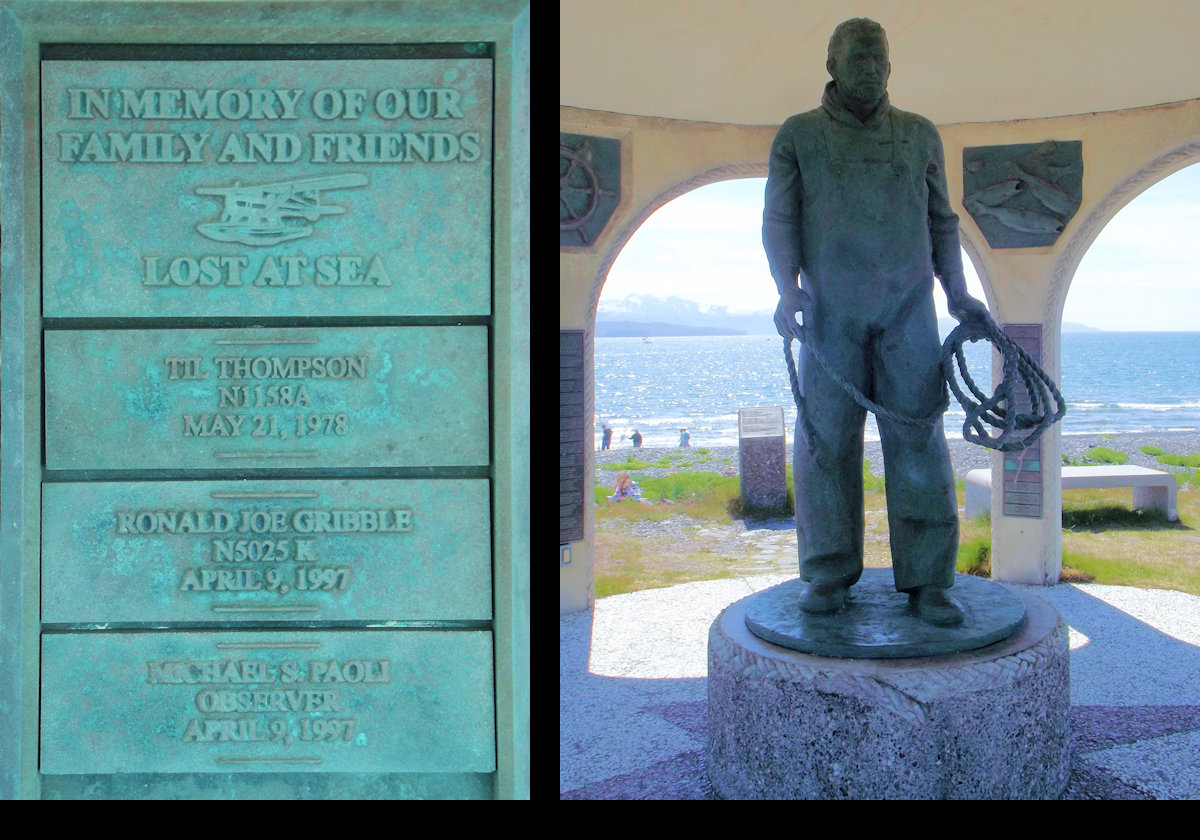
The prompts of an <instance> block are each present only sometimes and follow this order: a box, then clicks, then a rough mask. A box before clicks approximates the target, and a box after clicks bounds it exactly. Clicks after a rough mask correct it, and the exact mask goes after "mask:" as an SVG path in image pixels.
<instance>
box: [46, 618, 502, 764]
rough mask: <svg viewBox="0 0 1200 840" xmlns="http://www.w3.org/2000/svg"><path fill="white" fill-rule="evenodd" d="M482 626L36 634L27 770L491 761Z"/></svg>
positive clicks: (487, 659) (488, 666)
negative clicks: (34, 763) (38, 684)
mask: <svg viewBox="0 0 1200 840" xmlns="http://www.w3.org/2000/svg"><path fill="white" fill-rule="evenodd" d="M493 715H494V703H493V699H492V642H491V634H490V633H487V632H483V631H459V632H432V631H418V630H411V631H376V632H337V633H330V632H301V631H298V632H287V633H283V632H259V633H233V632H231V633H217V634H211V633H209V634H203V633H130V634H122V633H86V634H44V635H43V637H42V716H41V772H43V773H65V774H72V773H205V772H220V773H230V772H353V773H402V772H481V773H485V772H491V771H493V770H494V769H495V766H496V765H495V745H494V737H495V732H494V722H493Z"/></svg>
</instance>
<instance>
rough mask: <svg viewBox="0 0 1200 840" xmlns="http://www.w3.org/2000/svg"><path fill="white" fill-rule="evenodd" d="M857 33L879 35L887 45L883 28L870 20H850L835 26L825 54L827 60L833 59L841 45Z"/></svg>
mask: <svg viewBox="0 0 1200 840" xmlns="http://www.w3.org/2000/svg"><path fill="white" fill-rule="evenodd" d="M859 33H862V34H867V33H870V34H871V35H879V37H881V38H883V42H884V43H885V44H886V43H887V33H886V32H884V31H883V27H882V26H881V25H880V24H878V23H876V22H875V21H873V20H871V19H870V18H851V19H850V20H844V21H842V22H841V23H839V24H838V25H837V27H836V28H835V29H834V30H833V35H832V36H830V38H829V50H828V51H827V53H826V57H827V58H833V54H834V53H835V52H837V51H838V50H839V49H841V48H842V45H843V44H844V43H845V42H846V41H848V40H849V39H850V38H851V36H853V35H858V34H859Z"/></svg>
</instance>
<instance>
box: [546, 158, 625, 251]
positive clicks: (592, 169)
mask: <svg viewBox="0 0 1200 840" xmlns="http://www.w3.org/2000/svg"><path fill="white" fill-rule="evenodd" d="M620 160H621V146H620V142H619V141H617V140H611V139H608V138H604V137H583V136H580V135H572V134H560V135H559V168H558V174H559V187H558V227H559V246H560V247H561V246H586V245H591V244H592V243H593V242H595V241H596V237H597V236H599V235H600V232H601V231H602V230H603V229H604V226H605V224H607V223H608V220H609V218H610V217H611V216H612V212H613V210H614V209H615V208H616V206H617V203H618V202H619V201H620V184H621V179H620Z"/></svg>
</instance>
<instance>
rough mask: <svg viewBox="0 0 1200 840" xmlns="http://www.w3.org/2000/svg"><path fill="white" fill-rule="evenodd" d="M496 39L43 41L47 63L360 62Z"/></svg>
mask: <svg viewBox="0 0 1200 840" xmlns="http://www.w3.org/2000/svg"><path fill="white" fill-rule="evenodd" d="M495 56H496V45H495V44H493V43H491V42H466V43H441V44H42V45H41V53H40V58H41V60H42V61H318V60H324V61H329V60H333V61H354V60H365V59H428V58H488V59H491V58H495Z"/></svg>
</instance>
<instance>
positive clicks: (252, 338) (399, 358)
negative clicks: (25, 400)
mask: <svg viewBox="0 0 1200 840" xmlns="http://www.w3.org/2000/svg"><path fill="white" fill-rule="evenodd" d="M188 360H191V361H188ZM486 360H487V334H486V329H485V328H484V327H402V328H360V329H354V328H339V329H333V330H331V329H317V328H310V329H292V330H282V329H251V330H145V331H124V330H123V331H95V330H79V331H51V332H47V333H46V466H47V468H48V469H64V470H101V469H126V470H132V469H198V468H210V469H245V468H264V467H267V468H273V467H304V468H309V467H339V468H343V469H353V468H364V467H403V466H471V465H486V464H487V462H488V401H487V364H486ZM285 389H287V390H286V391H285Z"/></svg>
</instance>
